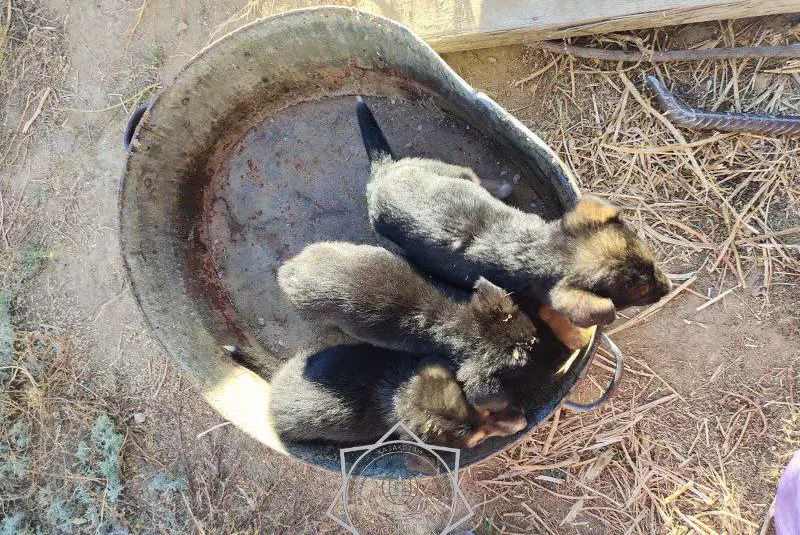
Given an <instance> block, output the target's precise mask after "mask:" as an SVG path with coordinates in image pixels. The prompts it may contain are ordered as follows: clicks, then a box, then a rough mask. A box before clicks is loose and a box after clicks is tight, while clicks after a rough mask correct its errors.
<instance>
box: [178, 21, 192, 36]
mask: <svg viewBox="0 0 800 535" xmlns="http://www.w3.org/2000/svg"><path fill="white" fill-rule="evenodd" d="M188 30H189V25H188V24H186V21H185V20H182V21H180V22H179V23H178V27H177V28H176V29H175V33H177V34H181V33H183V32H185V31H188Z"/></svg>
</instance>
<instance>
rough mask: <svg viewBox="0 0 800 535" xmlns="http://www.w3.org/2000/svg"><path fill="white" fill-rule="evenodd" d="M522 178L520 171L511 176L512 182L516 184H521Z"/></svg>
mask: <svg viewBox="0 0 800 535" xmlns="http://www.w3.org/2000/svg"><path fill="white" fill-rule="evenodd" d="M520 180H522V176H520V174H519V173H517V174H516V175H514V176H512V177H511V182H513V183H514V184H519V181H520Z"/></svg>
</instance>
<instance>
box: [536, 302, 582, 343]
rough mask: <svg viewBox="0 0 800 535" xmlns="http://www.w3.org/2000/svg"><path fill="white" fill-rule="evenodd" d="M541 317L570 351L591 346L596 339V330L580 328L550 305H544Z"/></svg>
mask: <svg viewBox="0 0 800 535" xmlns="http://www.w3.org/2000/svg"><path fill="white" fill-rule="evenodd" d="M539 317H540V318H542V321H544V322H545V323H546V324H547V326H548V327H550V330H551V331H553V334H554V335H555V336H556V338H558V339H559V340H560V341H561V343H562V344H564V345H565V346H567V347H568V348H569V349H582V348H584V347H586V346H587V345H589V344H590V343H591V341H592V338H593V337H594V329H592V328H591V327H589V328H586V327H578V326H577V325H575V324H574V323H572V322H571V321H570V320H569V319H567V318H566V317H565V316H564V315H562V314H559V313H558V312H556V311H555V310H554V309H553V307H551V306H550V305H543V306H542V308H540V309H539Z"/></svg>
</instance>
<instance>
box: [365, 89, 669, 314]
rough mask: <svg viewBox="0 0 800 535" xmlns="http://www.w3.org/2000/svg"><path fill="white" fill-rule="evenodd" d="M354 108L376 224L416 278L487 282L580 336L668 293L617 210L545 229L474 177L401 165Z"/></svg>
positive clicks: (592, 203) (587, 201)
mask: <svg viewBox="0 0 800 535" xmlns="http://www.w3.org/2000/svg"><path fill="white" fill-rule="evenodd" d="M357 108H358V110H357V111H358V119H359V124H360V126H361V134H362V138H363V141H364V146H365V148H366V150H367V154H368V156H369V159H370V161H371V179H370V182H369V184H368V185H367V202H368V206H369V217H370V221H371V223H372V225H373V227H374V229H375V231H376V232H378V233H379V234H381V235H382V236H384V237H386V238H388V239H390V240H391V241H393V242H394V243H396V244H397V245H399V246H400V247H402V248H403V250H404V251H405V252H406V254H407V256H408V259H409V260H410V261H411V262H413V263H414V264H415V265H416V266H417V267H419V268H420V269H423V270H425V271H427V272H429V273H432V274H433V275H435V276H436V277H439V278H441V279H443V280H445V281H447V282H449V283H451V284H454V285H458V286H462V287H465V286H469V285H471V284H473V283H474V282H475V281H476V280H478V278H479V277H481V276H483V277H486V278H487V279H489V280H491V281H492V282H494V283H496V284H499V285H500V286H502V287H503V288H505V289H506V290H508V291H511V292H514V293H515V294H516V295H517V296H518V297H520V298H524V299H528V298H533V299H535V300H536V301H538V302H539V303H540V304H544V305H549V306H550V307H552V309H553V310H555V311H556V312H558V313H560V314H563V315H564V316H566V317H567V318H569V319H570V320H571V321H572V322H573V323H574V324H576V325H578V326H580V327H589V326H591V325H596V324H603V323H610V322H612V321H613V320H614V317H615V309H617V308H619V309H622V308H625V307H627V306H632V305H644V304H648V303H652V302H655V301H657V300H659V299H660V298H661V297H663V296H664V295H665V294H666V293H667V292H668V291H669V287H670V283H669V280H668V279H667V277H666V275H664V273H663V272H662V271H661V270H660V269H658V268H657V267H656V266H655V263H654V260H653V255H652V253H651V252H650V250H649V249H648V248H647V246H646V245H645V244H644V243H643V242H642V241H641V240H640V239H639V238H638V237H637V236H636V234H635V233H634V232H633V231H632V230H631V229H630V228H629V227H628V226H627V225H626V224H625V223H624V222H623V221H622V220H621V219H620V218H619V211H618V210H617V209H615V208H614V207H612V206H609V205H608V204H606V203H604V202H603V201H600V200H599V199H596V198H593V197H589V196H585V197H583V198H582V199H581V200H580V202H579V203H578V204H577V206H576V207H575V208H574V209H573V210H571V211H570V212H568V213H567V214H566V215H565V216H564V217H563V218H562V219H560V220H556V221H551V222H546V221H544V220H543V219H542V218H540V217H539V216H537V215H535V214H529V213H525V212H522V211H520V210H518V209H516V208H513V207H511V206H508V205H506V204H504V203H503V202H501V201H499V200H497V199H495V198H494V197H492V195H490V194H489V193H488V192H487V191H486V190H485V189H483V188H481V187H479V186H478V185H477V184H476V178H475V173H473V172H472V170H470V169H467V168H464V167H458V166H454V165H448V164H445V163H442V162H438V161H434V160H427V159H423V158H402V159H399V160H396V159H395V158H394V157H393V156H392V152H391V149H390V148H389V144H388V143H387V141H386V139H385V138H384V136H383V133H382V132H381V130H380V128H379V127H378V124H377V122H376V121H375V118H374V117H373V115H372V112H371V111H370V110H369V108H368V107H367V106H366V104H365V103H364V101H363V100H360V99H359V102H358V105H357Z"/></svg>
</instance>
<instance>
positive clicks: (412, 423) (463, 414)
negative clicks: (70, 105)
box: [270, 344, 527, 448]
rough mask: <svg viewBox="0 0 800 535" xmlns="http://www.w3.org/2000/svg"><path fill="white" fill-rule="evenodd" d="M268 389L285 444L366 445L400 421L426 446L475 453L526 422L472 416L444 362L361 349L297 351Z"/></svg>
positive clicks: (512, 417)
mask: <svg viewBox="0 0 800 535" xmlns="http://www.w3.org/2000/svg"><path fill="white" fill-rule="evenodd" d="M271 385H272V397H271V401H270V414H271V417H272V420H273V421H274V423H275V428H276V430H277V432H278V434H279V435H280V436H281V437H282V438H286V439H290V440H302V441H311V440H327V441H333V442H338V443H342V444H357V443H361V444H366V443H370V442H374V441H376V440H378V439H379V438H380V437H382V436H383V435H384V434H386V433H387V432H388V431H389V429H391V428H392V427H393V426H394V425H395V424H396V423H397V422H398V421H399V422H402V423H403V424H404V425H405V426H406V427H407V428H408V429H409V430H410V431H411V432H413V433H414V434H415V435H417V436H418V437H419V438H420V439H421V440H423V441H424V442H426V443H428V444H433V445H439V446H447V447H456V448H474V447H475V446H477V445H478V444H480V443H481V442H483V441H484V440H485V439H486V438H488V437H491V436H504V435H510V434H514V433H516V432H518V431H520V430H522V429H524V428H525V426H526V424H527V422H526V420H525V418H524V417H523V416H522V414H521V413H519V414H516V415H505V417H503V418H498V417H497V416H495V415H491V414H490V413H489V412H488V411H483V412H479V411H477V410H476V409H475V408H474V407H472V406H471V405H470V404H469V403H468V402H467V400H466V398H465V397H464V393H463V391H462V390H461V387H460V386H459V384H458V382H457V381H456V378H455V375H454V374H453V372H452V371H451V370H450V369H449V368H448V367H447V364H446V363H445V362H444V361H441V360H439V359H433V358H428V359H420V358H418V357H416V356H414V355H411V354H409V353H403V352H399V351H392V350H389V349H383V348H377V347H373V346H370V345H367V344H358V345H339V346H334V347H331V348H327V349H325V350H323V351H319V352H313V351H308V352H301V353H299V354H298V355H297V356H295V357H294V358H292V359H291V360H289V361H288V362H287V363H286V364H284V365H283V367H282V368H281V369H280V370H278V372H277V373H276V375H275V377H274V378H273V380H272V382H271Z"/></svg>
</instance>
